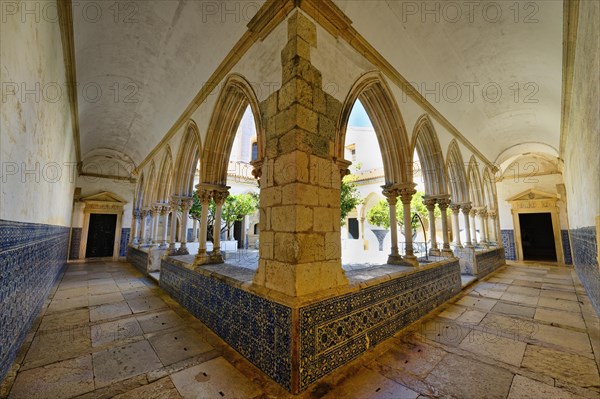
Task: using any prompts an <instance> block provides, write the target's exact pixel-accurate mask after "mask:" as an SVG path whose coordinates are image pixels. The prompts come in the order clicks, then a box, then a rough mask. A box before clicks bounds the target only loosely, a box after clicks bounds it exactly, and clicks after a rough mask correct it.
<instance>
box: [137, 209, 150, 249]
mask: <svg viewBox="0 0 600 399" xmlns="http://www.w3.org/2000/svg"><path fill="white" fill-rule="evenodd" d="M140 213H141V216H142V220H141V222H140V234H139V236H140V240H139V243H138V247H141V246H142V245H145V244H146V219H147V218H148V211H147V210H146V209H142V211H141V212H140Z"/></svg>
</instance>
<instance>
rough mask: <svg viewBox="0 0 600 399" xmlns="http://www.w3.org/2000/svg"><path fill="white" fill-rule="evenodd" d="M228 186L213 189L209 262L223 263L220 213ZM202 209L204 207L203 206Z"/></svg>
mask: <svg viewBox="0 0 600 399" xmlns="http://www.w3.org/2000/svg"><path fill="white" fill-rule="evenodd" d="M228 189H229V187H227V188H225V190H224V191H218V190H215V191H214V192H213V199H214V201H215V221H214V225H213V251H212V253H211V256H210V261H211V263H223V255H222V253H221V214H222V211H223V204H224V203H225V200H226V199H227V197H228V196H229V191H228ZM203 209H204V208H203Z"/></svg>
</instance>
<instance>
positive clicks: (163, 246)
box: [158, 242, 169, 249]
mask: <svg viewBox="0 0 600 399" xmlns="http://www.w3.org/2000/svg"><path fill="white" fill-rule="evenodd" d="M167 248H169V246H168V245H167V243H166V242H161V243H160V245H159V246H158V249H167Z"/></svg>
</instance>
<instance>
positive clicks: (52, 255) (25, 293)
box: [0, 220, 69, 381]
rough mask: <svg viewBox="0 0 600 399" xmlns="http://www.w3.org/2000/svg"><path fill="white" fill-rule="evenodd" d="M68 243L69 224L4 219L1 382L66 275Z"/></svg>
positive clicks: (0, 229) (0, 223)
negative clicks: (52, 291) (57, 282)
mask: <svg viewBox="0 0 600 399" xmlns="http://www.w3.org/2000/svg"><path fill="white" fill-rule="evenodd" d="M68 244H69V228H68V227H61V226H51V225H43V224H33V223H19V222H10V221H5V220H0V326H1V328H0V381H1V380H2V379H4V377H5V376H6V373H7V372H8V370H9V369H10V367H11V365H12V363H13V361H14V359H15V357H16V355H17V352H18V350H19V348H20V347H21V344H22V343H23V340H24V339H25V336H26V335H27V333H28V332H29V330H30V328H31V325H32V323H33V321H34V320H35V318H36V317H37V315H38V313H39V311H40V309H41V307H42V305H43V303H44V301H45V299H46V298H47V296H48V293H49V292H50V289H51V288H52V286H53V285H54V283H55V282H56V281H57V280H58V279H59V278H60V277H61V276H62V272H63V270H64V266H65V264H66V261H67V252H68ZM32 288H34V289H32Z"/></svg>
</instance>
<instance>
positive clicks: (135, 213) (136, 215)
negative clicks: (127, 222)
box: [133, 209, 142, 220]
mask: <svg viewBox="0 0 600 399" xmlns="http://www.w3.org/2000/svg"><path fill="white" fill-rule="evenodd" d="M133 218H134V219H135V220H140V219H141V218H142V211H141V210H139V209H134V210H133Z"/></svg>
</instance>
